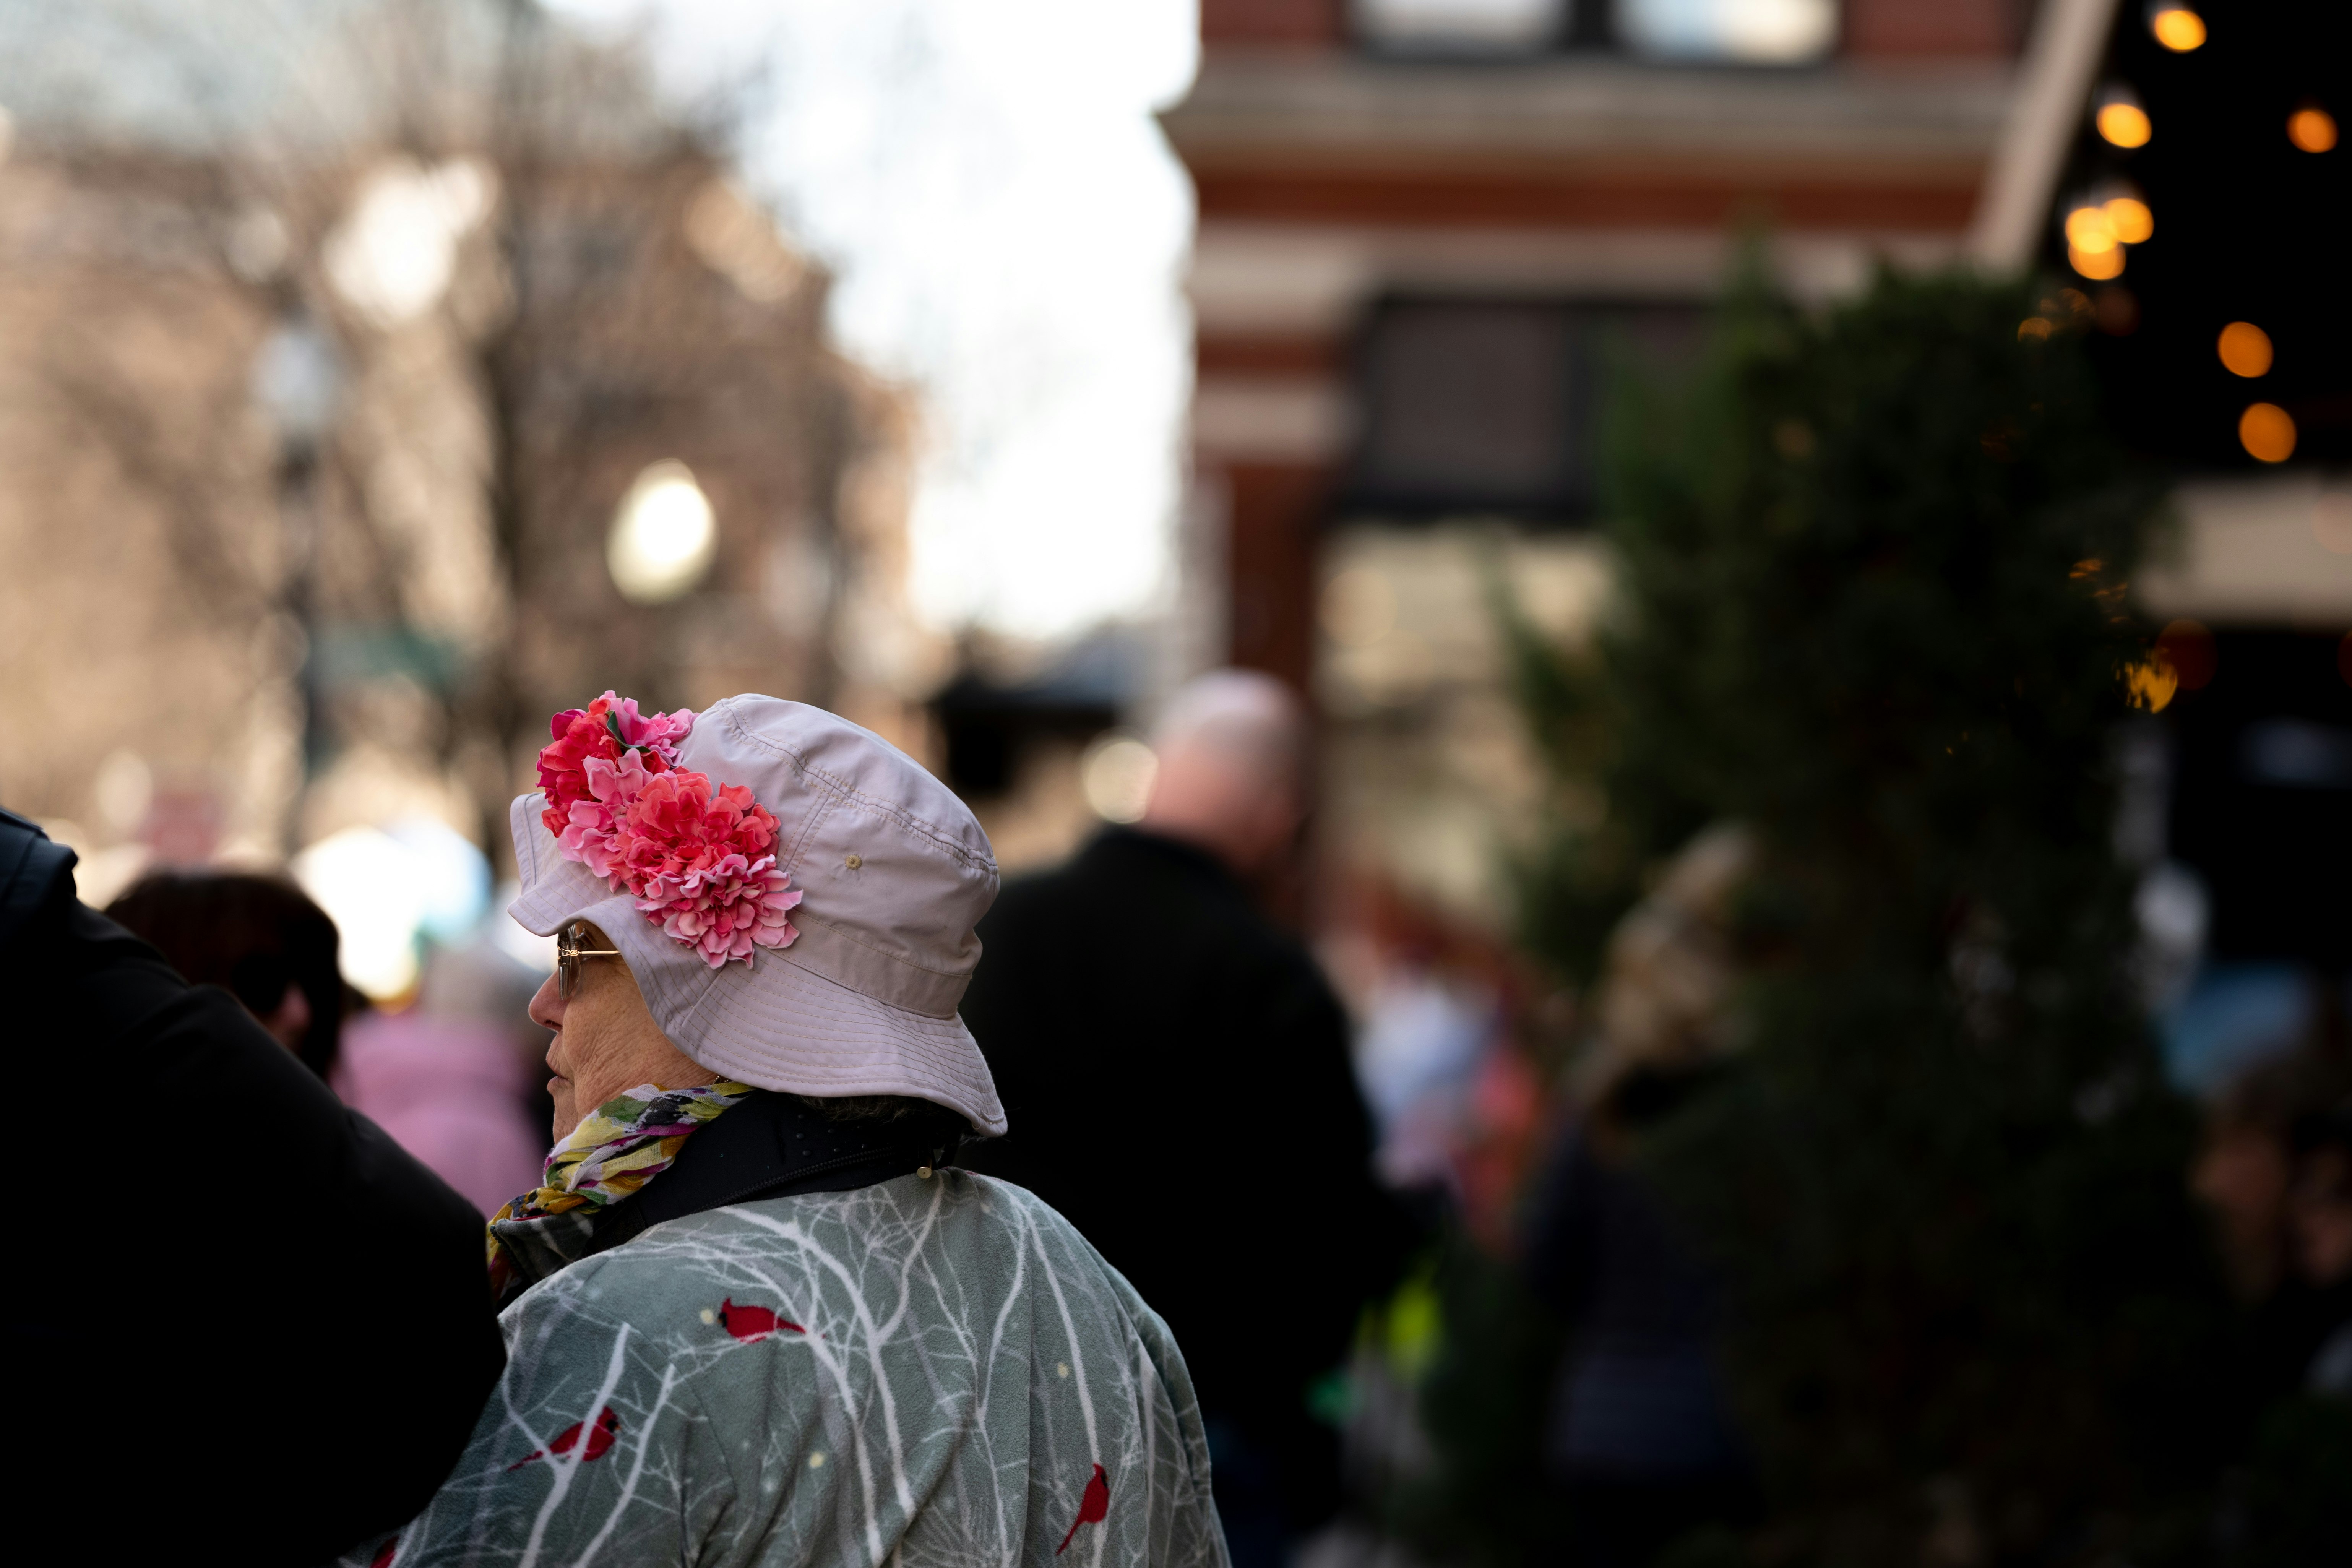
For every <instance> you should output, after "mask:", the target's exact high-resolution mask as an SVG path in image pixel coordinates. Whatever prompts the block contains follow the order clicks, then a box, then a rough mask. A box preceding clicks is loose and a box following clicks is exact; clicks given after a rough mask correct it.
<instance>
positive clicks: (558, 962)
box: [555, 925, 621, 1002]
mask: <svg viewBox="0 0 2352 1568" xmlns="http://www.w3.org/2000/svg"><path fill="white" fill-rule="evenodd" d="M587 940H588V932H587V928H586V927H584V926H576V925H574V926H565V927H564V928H563V930H562V933H561V934H559V935H558V936H557V937H556V939H555V994H556V995H558V996H560V997H562V999H563V1000H564V1001H566V1002H569V1001H571V1000H572V995H573V994H574V993H576V992H577V991H578V990H579V989H580V970H581V967H582V965H583V962H584V961H585V960H587V959H591V958H618V957H620V956H621V952H620V949H618V948H613V947H583V946H581V945H580V944H581V943H582V942H585V941H587Z"/></svg>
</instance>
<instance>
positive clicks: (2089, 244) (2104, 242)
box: [2066, 206, 2116, 256]
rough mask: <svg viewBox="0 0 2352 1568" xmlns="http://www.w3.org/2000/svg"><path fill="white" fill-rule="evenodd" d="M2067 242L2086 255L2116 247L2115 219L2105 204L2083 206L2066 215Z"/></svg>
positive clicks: (2094, 254) (2096, 253)
mask: <svg viewBox="0 0 2352 1568" xmlns="http://www.w3.org/2000/svg"><path fill="white" fill-rule="evenodd" d="M2066 243H2067V244H2068V245H2069V246H2071V247H2074V249H2076V250H2079V251H2082V252H2084V254H2086V255H2091V256H2096V255H2098V254H2099V253H2100V252H2102V251H2107V250H2113V249H2114V248H2115V247H2116V226H2115V221H2114V220H2113V219H2111V218H2110V217H2108V216H2107V209H2106V208H2105V207H2103V206H2081V207H2076V208H2075V209H2074V211H2073V212H2070V213H2068V214H2067V215H2066Z"/></svg>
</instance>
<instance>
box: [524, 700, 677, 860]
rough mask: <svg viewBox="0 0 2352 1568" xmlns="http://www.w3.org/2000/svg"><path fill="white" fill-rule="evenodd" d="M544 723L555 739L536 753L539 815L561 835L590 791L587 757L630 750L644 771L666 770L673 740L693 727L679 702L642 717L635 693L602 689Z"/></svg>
mask: <svg viewBox="0 0 2352 1568" xmlns="http://www.w3.org/2000/svg"><path fill="white" fill-rule="evenodd" d="M548 729H549V731H551V732H552V734H553V735H554V737H555V740H554V743H553V744H552V745H549V746H545V747H542V748H541V751H540V753H539V787H540V788H541V789H542V790H544V791H545V792H546V793H547V810H546V811H544V812H543V813H541V817H540V820H541V821H542V822H544V823H546V824H547V830H548V831H549V832H550V833H552V834H555V835H556V836H557V837H562V833H563V830H564V826H565V825H566V824H567V823H569V822H570V821H571V820H572V806H573V805H575V804H576V803H578V802H579V801H582V800H583V799H587V798H590V797H591V795H592V792H591V790H590V788H589V784H588V776H587V764H588V762H589V760H590V759H591V758H595V757H601V758H603V759H604V761H606V762H608V763H617V762H619V761H620V760H621V758H623V757H624V756H635V757H636V758H637V759H638V760H639V761H640V762H641V763H644V765H645V768H646V772H647V773H667V772H668V771H669V770H670V769H672V768H675V767H677V744H678V742H680V741H683V740H685V739H686V737H687V735H688V733H689V732H691V731H692V730H693V729H694V712H693V710H691V709H687V708H681V709H679V710H677V712H675V713H656V714H654V715H652V716H651V717H650V718H648V717H646V715H645V714H643V713H640V712H639V711H638V710H637V703H636V700H635V698H632V697H616V696H614V694H613V693H612V692H610V691H607V692H606V693H604V696H602V697H599V698H598V699H596V700H595V701H593V702H591V703H590V704H588V706H587V707H586V708H584V709H583V708H567V709H565V710H563V711H562V712H561V713H558V714H557V715H555V717H554V718H552V719H551V720H549V721H548ZM575 858H576V857H575ZM597 875H599V876H602V875H604V873H603V872H601V871H600V872H598V873H597Z"/></svg>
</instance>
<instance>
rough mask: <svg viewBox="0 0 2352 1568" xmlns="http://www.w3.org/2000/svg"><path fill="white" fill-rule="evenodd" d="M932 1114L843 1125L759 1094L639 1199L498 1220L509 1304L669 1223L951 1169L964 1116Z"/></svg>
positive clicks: (708, 1132) (786, 1097)
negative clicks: (509, 1271) (508, 1265)
mask: <svg viewBox="0 0 2352 1568" xmlns="http://www.w3.org/2000/svg"><path fill="white" fill-rule="evenodd" d="M932 1109H933V1108H929V1107H927V1108H925V1110H919V1111H915V1112H911V1113H909V1114H908V1115H906V1116H902V1117H900V1118H898V1120H896V1121H835V1120H834V1119H833V1118H831V1117H829V1116H826V1115H824V1113H823V1112H822V1111H818V1110H814V1109H812V1108H811V1107H810V1106H808V1105H807V1104H806V1103H804V1102H803V1100H801V1099H800V1098H799V1097H798V1096H797V1095H790V1094H774V1093H771V1092H769V1091H767V1090H765V1089H755V1090H753V1091H752V1092H751V1094H750V1095H748V1096H746V1097H745V1098H744V1099H743V1100H741V1101H740V1103H738V1104H736V1105H734V1106H731V1107H730V1108H729V1109H728V1110H727V1111H726V1113H725V1114H724V1115H722V1116H720V1117H719V1118H718V1119H717V1120H715V1121H712V1122H710V1123H709V1125H708V1126H706V1127H703V1128H700V1129H699V1130H698V1131H696V1132H695V1133H694V1134H693V1135H692V1136H691V1137H689V1138H688V1139H687V1141H686V1146H685V1147H684V1148H682V1149H680V1150H679V1151H678V1152H677V1160H675V1161H674V1162H672V1163H671V1164H670V1167H669V1169H668V1170H667V1171H664V1172H663V1173H661V1174H660V1175H658V1176H656V1177H655V1178H654V1179H653V1180H652V1181H650V1182H647V1183H646V1185H645V1189H644V1190H643V1191H642V1192H640V1193H638V1194H636V1195H635V1197H632V1198H625V1199H623V1200H622V1201H621V1202H619V1203H615V1204H612V1205H607V1206H605V1207H604V1208H599V1209H574V1210H572V1211H570V1212H568V1213H565V1214H559V1215H547V1216H545V1217H543V1218H539V1219H528V1220H504V1221H500V1222H499V1224H498V1226H496V1229H497V1231H498V1234H499V1243H500V1245H501V1246H503V1247H505V1249H506V1252H507V1256H508V1257H509V1259H510V1260H511V1261H512V1263H513V1266H514V1279H513V1283H512V1284H511V1285H510V1286H509V1289H508V1291H507V1300H512V1299H513V1298H514V1297H515V1296H516V1295H518V1294H520V1292H521V1291H522V1290H524V1289H527V1288H529V1287H530V1286H532V1285H535V1284H537V1283H538V1282H539V1281H540V1280H541V1279H546V1278H547V1277H548V1276H549V1275H551V1274H553V1273H555V1272H556V1271H557V1270H559V1269H561V1268H565V1267H566V1266H568V1265H570V1264H573V1263H577V1262H579V1261H580V1260H581V1259H582V1258H590V1257H593V1256H594V1255H595V1254H597V1253H599V1252H605V1251H609V1250H610V1249H612V1248H613V1247H618V1246H620V1245H621V1244H622V1243H623V1242H625V1241H628V1240H631V1239H633V1238H634V1237H636V1236H637V1235H639V1234H640V1233H641V1232H643V1231H644V1230H645V1229H646V1227H647V1226H655V1225H659V1224H660V1223H661V1222H662V1221H664V1220H667V1219H682V1218H684V1217H685V1216H686V1215H693V1214H700V1213H702V1212H703V1211H704V1210H706V1209H716V1208H725V1207H727V1206H728V1205H730V1204H746V1203H754V1202H757V1201H759V1200H760V1199H762V1198H782V1197H791V1196H793V1195H795V1194H802V1193H847V1192H855V1191H856V1190H857V1189H858V1188H860V1187H870V1186H872V1185H874V1184H876V1183H877V1182H887V1181H890V1180H892V1179H894V1178H896V1177H898V1176H904V1175H907V1174H908V1173H912V1172H915V1171H919V1170H922V1169H925V1168H927V1167H929V1168H936V1167H938V1166H941V1165H946V1164H949V1163H952V1162H953V1161H954V1159H955V1157H956V1151H957V1148H958V1146H959V1145H960V1144H961V1142H962V1136H963V1124H962V1119H961V1118H960V1117H958V1116H957V1115H956V1114H955V1112H953V1111H951V1110H944V1109H939V1110H937V1111H936V1114H933V1113H931V1111H932ZM505 1304H506V1302H505V1301H501V1302H499V1305H500V1306H504V1305H505Z"/></svg>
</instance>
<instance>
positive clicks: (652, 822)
mask: <svg viewBox="0 0 2352 1568" xmlns="http://www.w3.org/2000/svg"><path fill="white" fill-rule="evenodd" d="M693 724H694V715H693V714H692V713H691V712H688V711H686V710H679V711H678V712H677V713H670V714H663V713H656V714H655V715H654V716H653V717H651V718H650V719H648V718H646V717H644V716H642V715H640V714H639V713H638V711H637V705H636V703H635V702H634V701H631V700H628V699H626V698H617V697H614V695H613V693H611V692H609V691H608V692H606V693H604V696H602V697H600V698H598V699H597V700H595V701H594V702H592V703H590V704H589V705H588V706H587V708H585V709H584V710H583V709H576V708H575V709H572V710H569V711H568V712H563V713H558V714H557V715H555V717H554V719H553V721H551V725H550V729H551V732H552V733H553V736H554V740H553V742H552V743H551V744H550V745H548V746H547V747H546V748H544V749H543V750H541V752H540V753H539V777H540V784H541V788H543V789H544V790H546V792H547V802H548V804H547V810H546V811H545V812H544V813H543V814H542V816H541V820H543V821H544V822H545V823H546V824H547V829H548V831H549V832H550V833H552V834H554V835H555V841H556V845H557V847H558V848H560V849H561V850H562V853H563V855H564V857H565V858H567V859H572V860H576V861H578V862H579V863H580V864H582V865H583V866H585V867H587V868H588V869H589V870H591V871H593V873H595V874H596V875H597V876H599V877H601V878H603V879H604V880H605V881H606V882H607V883H608V884H610V885H611V887H612V889H613V890H614V892H625V893H627V894H629V895H630V896H631V897H632V898H634V899H635V900H636V906H637V908H638V910H640V911H642V912H643V913H644V915H645V917H646V920H648V921H652V922H653V923H654V924H656V925H658V926H660V927H661V928H662V930H663V931H666V932H667V933H668V934H669V936H670V937H671V938H672V940H674V941H677V942H681V943H683V944H685V945H687V946H688V947H691V948H693V949H695V950H696V951H697V952H699V953H700V954H701V955H702V959H703V962H704V963H708V964H709V966H710V967H711V968H713V969H717V968H718V967H719V965H721V964H723V963H728V962H730V960H734V959H740V960H742V961H743V963H746V964H749V963H751V958H752V954H753V952H754V951H755V950H756V949H759V948H762V947H766V948H778V947H788V946H790V945H791V944H792V942H793V938H794V937H797V936H798V935H799V934H800V932H799V931H797V930H796V929H795V928H794V927H793V923H792V921H791V920H790V919H789V918H787V917H788V914H789V911H790V910H793V908H794V907H795V906H796V905H798V904H799V903H800V901H801V895H800V894H799V893H798V892H797V891H793V890H790V884H791V880H792V879H791V878H789V877H788V876H786V875H785V873H784V872H783V871H782V870H781V869H779V868H777V865H776V857H775V855H774V853H773V850H774V848H775V844H776V819H775V817H774V816H772V815H770V814H769V812H768V811H767V809H766V808H765V807H763V806H761V805H760V804H759V803H758V802H757V801H755V800H753V799H752V798H751V791H750V790H748V789H746V788H744V787H743V786H742V785H741V784H725V785H718V786H714V785H713V784H711V782H710V776H709V774H708V773H696V772H693V771H692V770H690V769H685V768H680V767H679V766H678V765H677V742H679V741H682V740H684V739H685V738H686V735H687V733H688V731H689V730H691V729H692V727H693ZM615 731H618V734H617V737H616V735H615Z"/></svg>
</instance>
